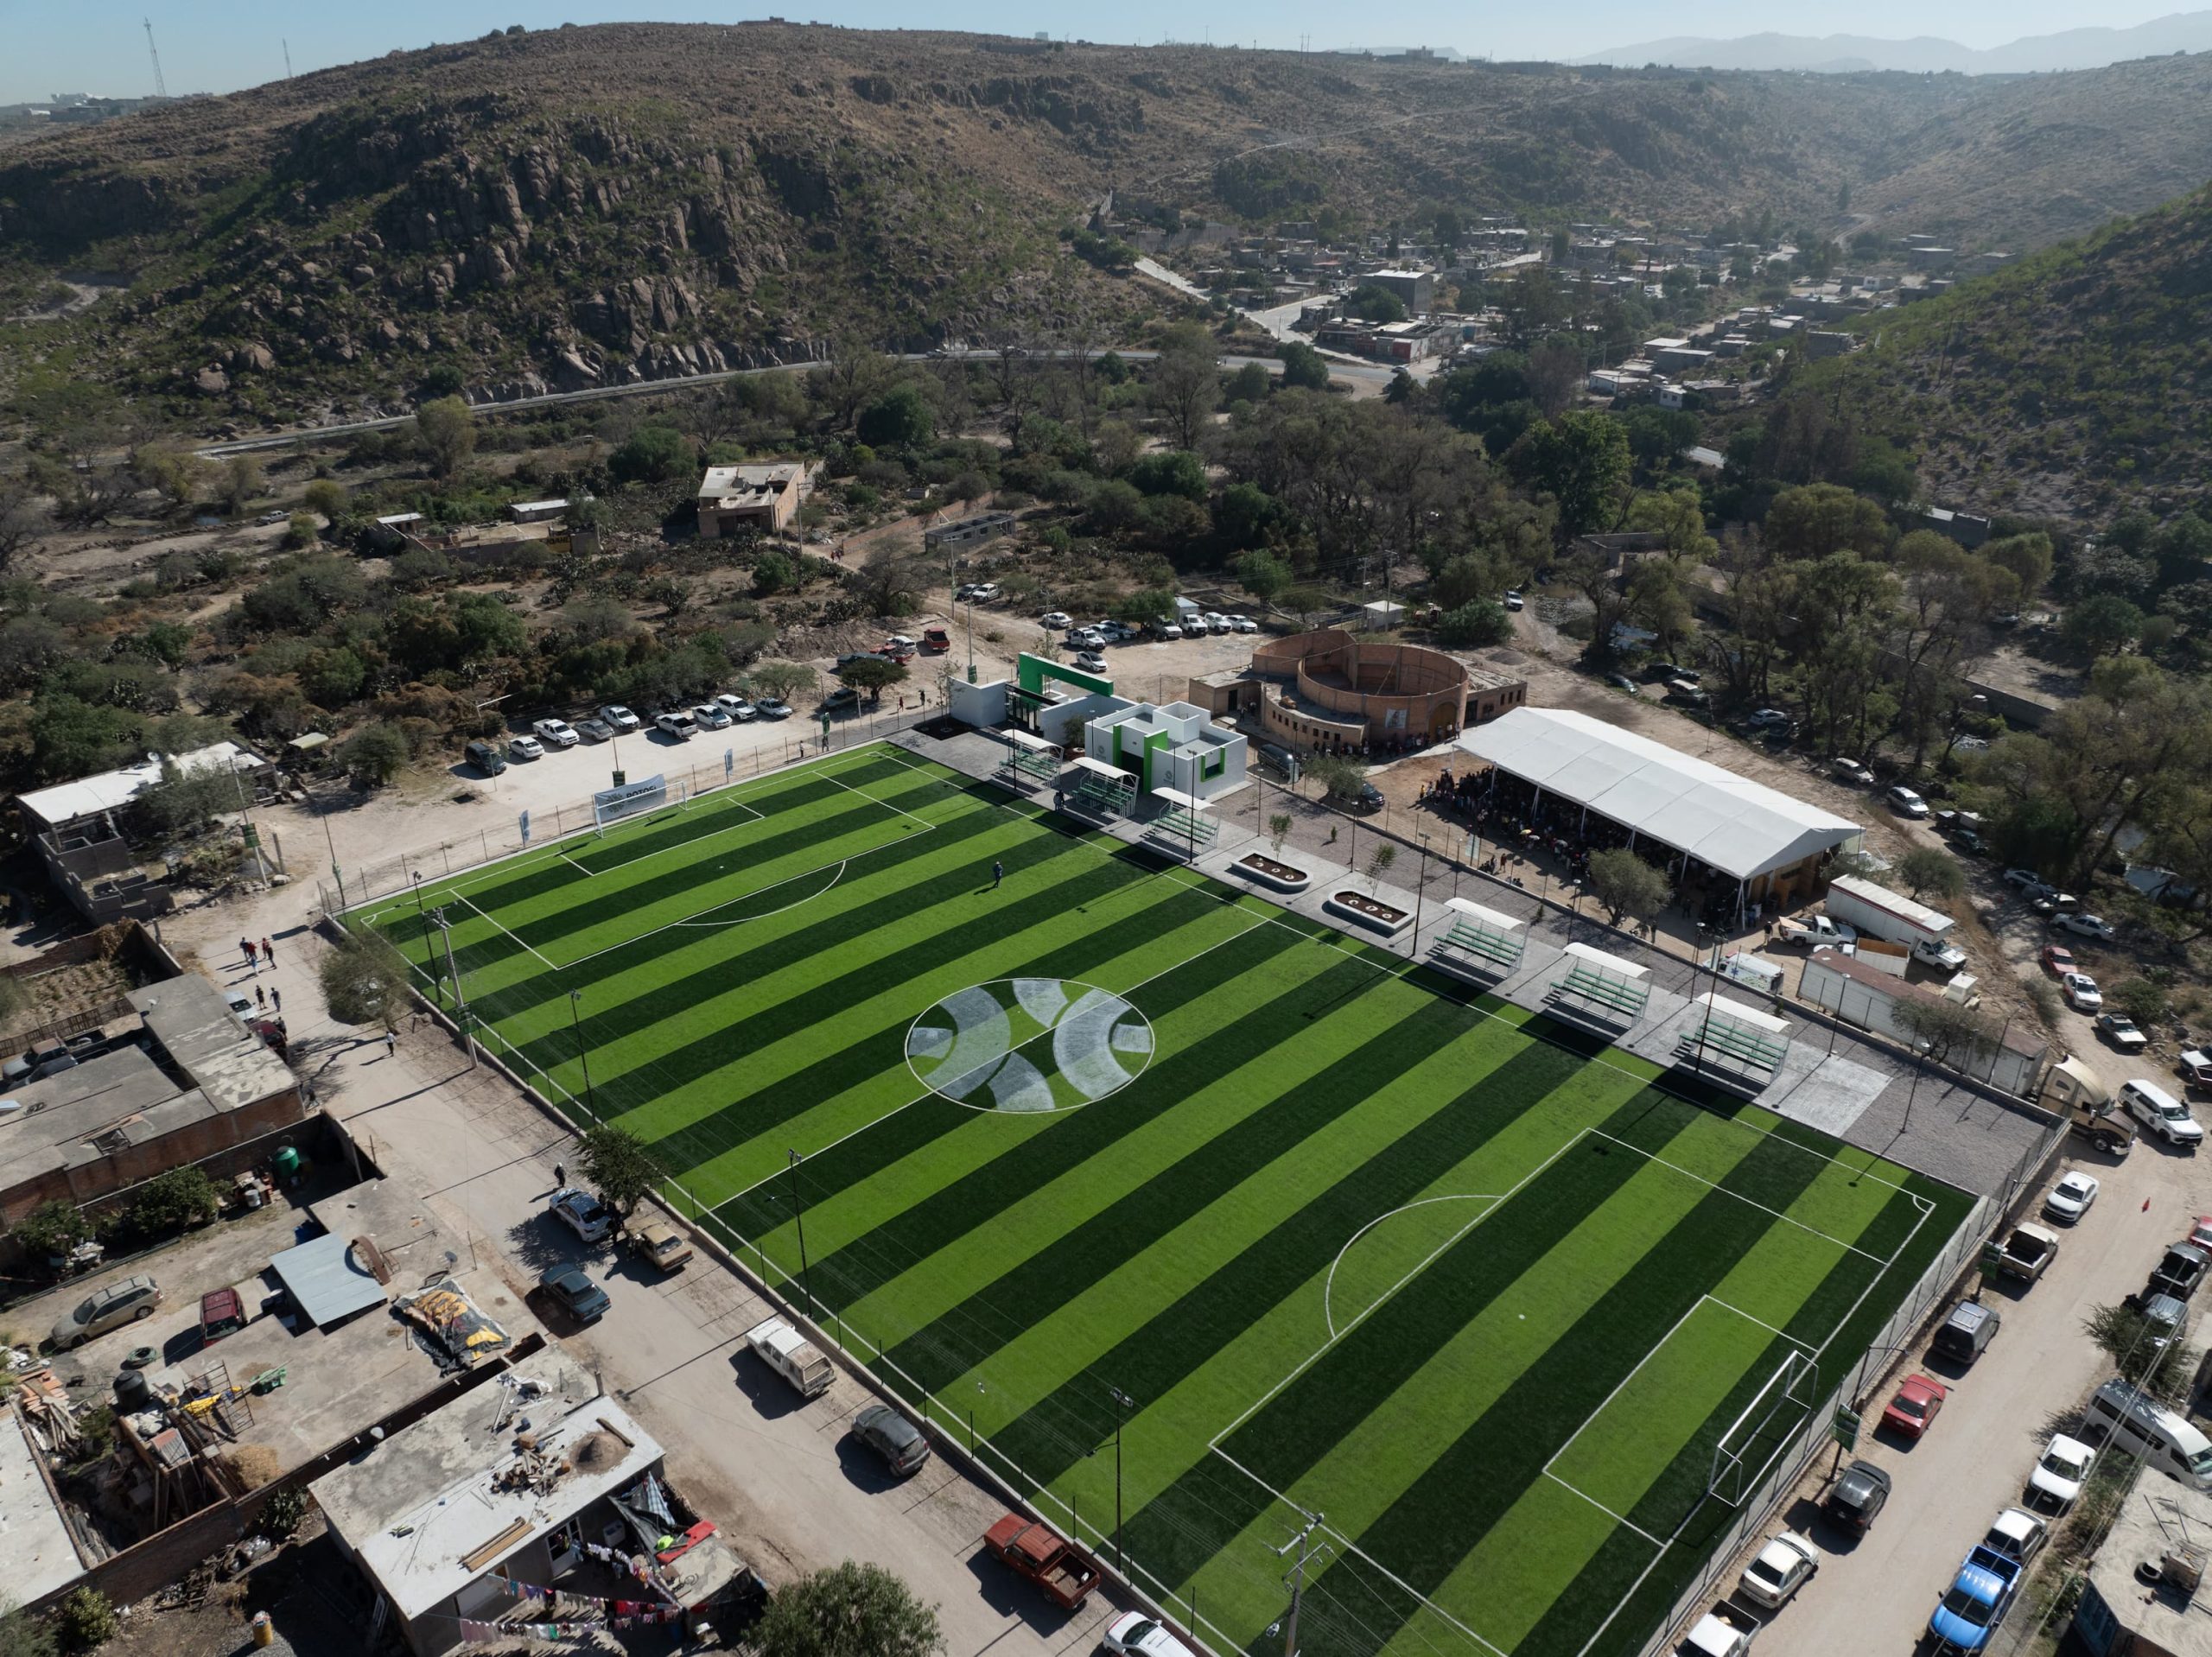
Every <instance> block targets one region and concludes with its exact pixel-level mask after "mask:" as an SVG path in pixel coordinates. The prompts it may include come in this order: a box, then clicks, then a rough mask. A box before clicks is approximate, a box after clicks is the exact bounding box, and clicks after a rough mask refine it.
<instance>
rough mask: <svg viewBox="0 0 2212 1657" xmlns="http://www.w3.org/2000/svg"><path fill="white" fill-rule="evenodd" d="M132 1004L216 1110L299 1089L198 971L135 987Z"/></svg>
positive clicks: (284, 1066)
mask: <svg viewBox="0 0 2212 1657" xmlns="http://www.w3.org/2000/svg"><path fill="white" fill-rule="evenodd" d="M130 1005H131V1006H135V1007H137V1009H138V1016H139V1017H140V1018H141V1019H143V1020H144V1021H145V1025H146V1028H147V1029H148V1030H149V1031H150V1032H152V1033H153V1037H154V1039H155V1040H156V1041H158V1042H160V1043H161V1044H162V1051H164V1052H166V1053H167V1054H168V1056H169V1057H170V1058H171V1059H173V1060H175V1063H176V1067H177V1068H178V1069H179V1070H182V1071H183V1072H184V1074H185V1075H186V1076H187V1077H188V1078H189V1079H190V1081H191V1082H192V1085H193V1086H194V1087H195V1088H198V1089H200V1090H201V1091H202V1092H204V1093H205V1094H206V1095H207V1099H208V1102H209V1103H211V1104H213V1106H214V1108H216V1109H218V1110H238V1109H240V1108H243V1107H245V1106H247V1105H251V1104H253V1103H255V1102H256V1101H259V1100H263V1099H266V1098H268V1097H270V1095H272V1094H278V1093H282V1092H283V1091H284V1089H287V1088H289V1087H294V1086H296V1085H297V1084H296V1082H294V1080H293V1077H292V1071H291V1067H290V1066H289V1065H288V1064H286V1063H284V1061H283V1059H281V1058H279V1057H277V1055H276V1053H275V1052H274V1051H271V1050H270V1047H269V1046H268V1044H266V1043H264V1041H263V1040H262V1039H261V1038H260V1037H258V1036H257V1035H255V1034H254V1033H253V1032H251V1031H250V1030H248V1029H247V1028H246V1027H245V1025H242V1024H240V1023H239V1022H238V1020H237V1019H234V1018H232V1016H231V1008H230V1003H229V1002H227V1001H226V1000H224V999H223V994H222V992H221V991H219V990H218V989H217V988H216V987H215V986H214V985H213V984H212V983H210V982H208V981H207V979H205V978H203V977H201V976H200V975H199V974H198V973H186V974H184V975H181V976H180V977H176V978H166V979H163V980H162V981H161V982H160V983H158V984H149V985H147V986H146V987H144V988H143V989H135V990H133V991H131V992H130Z"/></svg>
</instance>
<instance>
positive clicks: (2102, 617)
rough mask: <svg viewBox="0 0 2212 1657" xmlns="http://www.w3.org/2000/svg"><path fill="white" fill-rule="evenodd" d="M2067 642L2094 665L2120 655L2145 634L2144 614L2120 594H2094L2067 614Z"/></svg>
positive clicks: (2064, 629)
mask: <svg viewBox="0 0 2212 1657" xmlns="http://www.w3.org/2000/svg"><path fill="white" fill-rule="evenodd" d="M2142 632H2143V613H2142V612H2141V611H2140V610H2139V609H2137V608H2136V607H2135V606H2133V605H2132V604H2130V603H2129V602H2128V601H2127V600H2126V599H2123V598H2121V597H2120V595H2119V594H2116V593H2093V594H2090V595H2089V596H2088V598H2086V599H2083V600H2082V601H2081V602H2080V603H2079V604H2076V605H2075V606H2073V608H2071V609H2070V610H2069V611H2067V613H2066V622H2065V626H2064V628H2063V634H2064V637H2065V639H2066V642H2067V644H2069V645H2070V646H2071V647H2072V648H2074V649H2075V650H2076V651H2080V652H2081V653H2082V655H2084V656H2086V657H2088V658H2089V659H2090V660H2091V661H2092V662H2095V661H2098V660H2100V659H2101V658H2102V657H2107V656H2117V655H2119V654H2120V652H2121V651H2124V650H2126V648H2127V647H2128V646H2129V645H2130V644H2133V643H2134V642H2135V641H2136V639H2137V638H2139V637H2141V635H2142Z"/></svg>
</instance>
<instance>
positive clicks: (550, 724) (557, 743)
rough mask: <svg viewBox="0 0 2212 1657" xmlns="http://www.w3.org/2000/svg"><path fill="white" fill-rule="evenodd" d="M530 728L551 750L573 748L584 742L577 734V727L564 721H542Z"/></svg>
mask: <svg viewBox="0 0 2212 1657" xmlns="http://www.w3.org/2000/svg"><path fill="white" fill-rule="evenodd" d="M530 728H531V730H533V731H535V732H537V740H539V741H540V742H543V744H544V745H545V746H547V747H549V748H573V747H575V746H576V744H577V743H579V742H581V741H582V740H583V739H582V737H580V736H578V735H577V734H576V727H575V726H573V725H571V724H569V721H566V720H564V719H542V720H539V721H537V723H536V724H535V725H533V726H531V727H530Z"/></svg>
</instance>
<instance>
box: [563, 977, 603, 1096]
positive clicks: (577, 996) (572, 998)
mask: <svg viewBox="0 0 2212 1657" xmlns="http://www.w3.org/2000/svg"><path fill="white" fill-rule="evenodd" d="M583 999H584V993H583V992H582V990H580V989H572V990H570V991H569V1033H570V1034H571V1035H573V1036H575V1038H576V1063H579V1064H581V1065H582V1066H583V1067H584V1108H585V1109H586V1110H588V1111H589V1112H590V1113H591V1119H592V1121H598V1120H599V1095H597V1094H595V1093H594V1092H593V1091H592V1086H591V1055H590V1054H589V1053H587V1052H586V1051H584V1032H583V1027H582V1025H579V1024H578V1023H577V1022H576V1007H577V1005H578V1004H579V1003H580V1002H582V1000H583Z"/></svg>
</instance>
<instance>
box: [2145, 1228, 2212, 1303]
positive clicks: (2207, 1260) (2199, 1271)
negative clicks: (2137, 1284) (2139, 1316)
mask: <svg viewBox="0 0 2212 1657" xmlns="http://www.w3.org/2000/svg"><path fill="white" fill-rule="evenodd" d="M2207 1267H2212V1254H2208V1253H2207V1252H2206V1251H2205V1250H2203V1249H2202V1248H2198V1247H2197V1246H2196V1244H2195V1243H2187V1242H2177V1243H2168V1244H2167V1245H2166V1252H2165V1253H2164V1254H2163V1255H2161V1256H2160V1257H2159V1260H2158V1265H2157V1266H2156V1267H2152V1272H2151V1281H2150V1283H2149V1284H2148V1285H2147V1286H2146V1287H2145V1293H2146V1294H2153V1295H2158V1294H2170V1295H2171V1296H2173V1297H2174V1298H2176V1299H2177V1300H2187V1299H2188V1298H2190V1296H2191V1295H2193V1294H2195V1293H2196V1291H2197V1289H2198V1287H2199V1286H2201V1285H2202V1283H2203V1281H2204V1273H2205V1270H2206V1268H2207Z"/></svg>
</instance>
